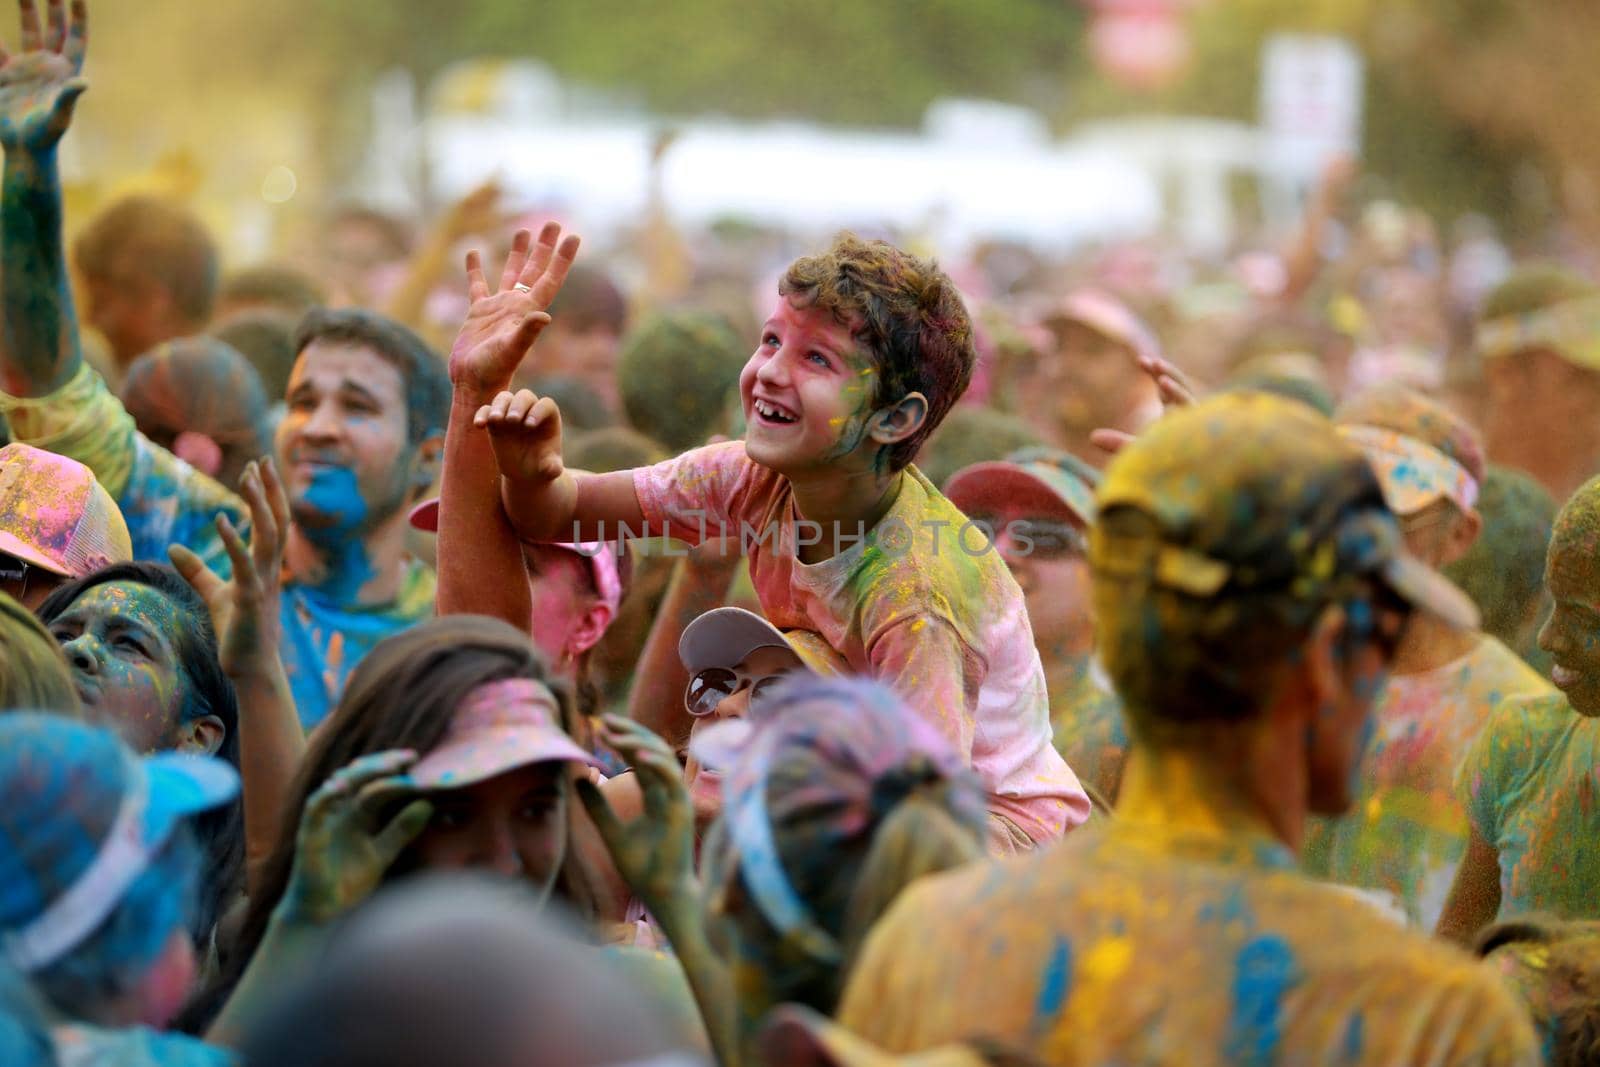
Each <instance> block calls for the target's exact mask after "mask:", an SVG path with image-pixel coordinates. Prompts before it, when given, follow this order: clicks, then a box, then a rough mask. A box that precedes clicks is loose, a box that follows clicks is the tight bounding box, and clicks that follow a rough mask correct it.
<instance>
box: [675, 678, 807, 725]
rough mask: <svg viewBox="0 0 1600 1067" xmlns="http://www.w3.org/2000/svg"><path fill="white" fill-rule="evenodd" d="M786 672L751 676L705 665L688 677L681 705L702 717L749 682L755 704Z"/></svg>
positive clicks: (751, 700) (752, 700)
mask: <svg viewBox="0 0 1600 1067" xmlns="http://www.w3.org/2000/svg"><path fill="white" fill-rule="evenodd" d="M787 673H789V672H788V671H786V670H785V671H780V672H779V673H777V674H763V675H760V676H758V677H754V678H752V677H750V676H749V675H741V674H740V673H739V672H738V671H734V670H729V669H728V668H727V667H706V668H704V669H702V670H698V671H696V672H695V673H694V677H692V678H690V679H689V688H688V689H687V690H685V691H684V694H683V705H684V707H686V708H688V709H689V714H690V715H693V716H694V717H695V718H697V719H699V718H704V717H705V716H707V715H710V714H711V713H712V712H714V711H716V710H717V705H718V704H721V703H722V702H723V701H724V700H727V699H728V698H729V697H731V696H733V694H735V693H737V692H738V691H739V690H740V689H742V688H744V687H745V685H746V684H747V683H748V684H749V686H750V705H751V706H752V707H754V706H755V705H756V704H757V703H758V702H760V701H761V699H762V698H763V697H765V696H766V695H767V694H768V693H770V692H771V691H772V689H773V688H774V687H775V686H776V685H777V683H778V682H779V681H781V680H782V679H783V676H784V675H785V674H787Z"/></svg>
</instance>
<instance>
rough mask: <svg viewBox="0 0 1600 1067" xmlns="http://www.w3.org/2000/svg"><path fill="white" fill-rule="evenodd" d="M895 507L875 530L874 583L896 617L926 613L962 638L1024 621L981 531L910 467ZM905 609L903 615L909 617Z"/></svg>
mask: <svg viewBox="0 0 1600 1067" xmlns="http://www.w3.org/2000/svg"><path fill="white" fill-rule="evenodd" d="M900 477H901V484H900V489H899V492H898V494H897V495H896V497H895V503H894V506H893V507H892V508H891V509H890V511H889V514H888V515H886V516H885V517H884V518H883V519H882V520H881V521H880V522H879V524H878V526H877V528H876V529H875V530H874V545H875V552H874V553H872V554H869V555H868V556H867V557H864V562H870V563H872V564H873V570H874V574H873V575H872V578H873V581H871V582H869V583H867V584H868V585H871V586H875V587H877V588H880V589H884V590H886V591H887V592H888V593H889V594H890V595H889V596H888V597H887V599H886V603H888V604H892V605H894V606H895V607H896V609H897V614H900V615H904V614H917V613H922V614H932V615H937V616H942V617H944V618H946V619H947V620H948V621H950V622H951V623H953V624H954V625H955V627H956V629H957V630H958V631H959V632H961V633H962V634H963V635H964V636H965V635H971V634H975V633H977V632H979V631H980V630H982V629H985V627H983V626H980V625H978V623H979V622H980V621H981V620H983V619H985V618H987V617H989V616H991V615H992V616H1003V617H1006V618H1013V617H1020V616H1021V615H1022V589H1021V588H1020V587H1019V586H1018V585H1017V583H1016V580H1015V579H1013V578H1012V577H1011V572H1010V571H1009V570H1007V569H1006V565H1005V562H1004V561H1003V560H1002V559H1001V558H1000V553H999V550H998V549H997V548H996V547H995V546H994V545H993V543H991V542H990V540H989V539H988V536H987V534H986V533H985V532H984V530H983V529H982V528H981V527H978V526H975V525H973V524H972V523H971V522H970V521H969V520H968V519H967V517H966V516H965V515H963V514H962V513H961V512H960V511H959V510H958V509H957V508H956V506H955V505H954V504H952V503H950V501H949V500H948V499H946V498H945V496H944V494H943V493H940V492H939V490H938V489H937V488H936V487H935V486H934V485H933V483H932V482H930V481H928V479H927V478H926V477H925V476H924V475H923V474H922V472H921V471H919V470H917V468H916V467H915V466H909V467H907V468H906V469H905V470H904V471H902V472H901V475H900ZM907 609H909V610H907Z"/></svg>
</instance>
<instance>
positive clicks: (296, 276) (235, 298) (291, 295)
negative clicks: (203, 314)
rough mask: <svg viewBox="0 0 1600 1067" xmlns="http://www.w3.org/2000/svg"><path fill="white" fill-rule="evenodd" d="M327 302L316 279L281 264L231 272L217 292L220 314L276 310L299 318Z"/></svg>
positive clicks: (259, 265)
mask: <svg viewBox="0 0 1600 1067" xmlns="http://www.w3.org/2000/svg"><path fill="white" fill-rule="evenodd" d="M327 302H328V298H327V294H326V293H324V292H323V289H322V286H321V285H320V284H318V282H317V280H316V279H315V278H313V277H311V276H310V275H309V274H306V273H305V272H304V271H301V270H296V269H295V268H294V267H289V266H285V265H283V264H281V263H260V264H257V265H255V266H253V267H243V268H241V269H239V270H236V271H232V272H230V273H229V274H228V275H227V276H225V277H224V278H223V279H222V286H221V289H220V291H219V292H218V294H217V303H218V305H219V307H220V310H219V311H218V315H223V314H226V315H229V316H232V315H233V314H236V313H238V312H241V311H244V310H249V311H275V312H278V313H279V314H283V315H290V316H293V317H294V318H299V317H300V316H301V315H304V314H305V313H306V312H308V311H310V310H311V309H312V308H314V307H320V306H322V305H323V304H326V303H327Z"/></svg>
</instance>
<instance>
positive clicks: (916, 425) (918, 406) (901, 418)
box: [867, 393, 928, 445]
mask: <svg viewBox="0 0 1600 1067" xmlns="http://www.w3.org/2000/svg"><path fill="white" fill-rule="evenodd" d="M927 421H928V398H927V397H925V396H923V395H922V394H921V393H907V394H906V395H905V396H903V397H901V398H900V400H899V402H898V403H896V404H895V405H894V406H893V407H887V408H880V409H879V410H878V411H875V412H873V415H872V421H871V423H870V428H869V430H868V431H867V432H868V435H869V436H870V437H871V438H872V439H873V440H874V441H875V442H877V443H878V444H880V445H897V444H899V443H900V442H901V441H904V440H905V439H906V438H908V437H912V436H914V435H915V434H916V433H917V431H918V430H920V429H922V424H923V423H925V422H927Z"/></svg>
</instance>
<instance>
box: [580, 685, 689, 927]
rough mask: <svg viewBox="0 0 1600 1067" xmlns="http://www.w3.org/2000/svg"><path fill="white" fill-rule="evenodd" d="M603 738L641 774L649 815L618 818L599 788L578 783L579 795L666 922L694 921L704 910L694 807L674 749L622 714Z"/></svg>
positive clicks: (620, 864) (610, 718) (623, 870)
mask: <svg viewBox="0 0 1600 1067" xmlns="http://www.w3.org/2000/svg"><path fill="white" fill-rule="evenodd" d="M600 739H601V740H602V741H604V742H605V743H606V744H608V745H610V746H611V747H612V748H614V749H615V750H616V751H617V752H618V753H619V754H621V756H622V757H623V758H624V759H626V760H627V761H628V762H629V764H631V765H632V767H633V770H634V773H635V774H637V775H638V776H639V791H640V794H641V795H642V796H643V798H644V813H643V815H641V816H640V817H639V818H637V819H634V820H633V821H631V822H626V823H624V822H622V821H621V820H620V819H618V818H617V816H616V813H615V812H613V811H612V810H611V806H610V805H609V804H607V803H606V800H605V797H604V796H602V795H601V793H600V790H599V789H597V788H596V787H595V786H594V785H593V784H592V783H590V782H587V781H580V782H578V795H579V797H580V798H582V800H583V806H584V807H585V808H587V809H588V811H589V817H590V818H591V819H593V820H594V824H595V827H596V828H597V829H598V830H599V831H600V836H601V837H602V838H603V839H604V840H605V843H606V848H607V849H609V850H610V852H611V860H612V862H613V863H615V864H616V867H617V872H618V873H619V874H621V875H622V877H623V878H624V879H625V880H626V881H627V883H628V885H629V886H630V887H631V888H632V889H633V891H634V892H635V893H637V894H638V896H639V899H640V900H642V901H644V903H645V906H646V907H648V908H649V909H650V911H651V913H652V914H654V915H655V916H656V917H657V918H659V919H661V920H662V921H663V922H671V921H672V920H673V919H679V920H683V919H690V918H692V917H693V916H695V915H697V914H698V911H699V889H698V883H697V882H696V880H695V874H694V806H693V804H692V803H691V801H690V799H689V790H688V789H687V788H686V787H685V786H684V784H683V768H682V767H681V766H680V765H679V764H678V759H677V757H676V756H674V755H673V753H672V749H670V748H669V747H667V743H666V742H665V741H663V740H662V739H661V738H660V737H658V736H656V735H655V734H653V733H651V732H650V731H649V730H647V729H646V728H645V727H643V726H641V725H639V724H638V723H636V722H633V721H632V720H630V719H625V718H623V717H621V716H620V715H606V716H604V717H603V718H602V719H601V731H600Z"/></svg>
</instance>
